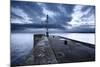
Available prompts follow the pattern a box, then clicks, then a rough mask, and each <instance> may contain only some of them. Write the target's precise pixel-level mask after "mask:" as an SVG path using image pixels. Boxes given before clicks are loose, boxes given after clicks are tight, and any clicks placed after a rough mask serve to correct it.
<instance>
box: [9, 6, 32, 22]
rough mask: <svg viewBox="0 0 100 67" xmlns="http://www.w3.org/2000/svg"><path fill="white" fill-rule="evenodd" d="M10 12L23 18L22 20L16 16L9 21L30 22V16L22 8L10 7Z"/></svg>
mask: <svg viewBox="0 0 100 67" xmlns="http://www.w3.org/2000/svg"><path fill="white" fill-rule="evenodd" d="M11 12H12V13H14V14H16V15H18V16H20V17H22V18H23V19H22V20H21V19H18V18H17V19H13V18H11V19H13V21H11V22H13V23H32V21H30V20H31V19H32V18H30V17H29V16H28V15H27V14H26V13H25V12H24V11H23V10H22V9H20V8H14V7H12V8H11Z"/></svg>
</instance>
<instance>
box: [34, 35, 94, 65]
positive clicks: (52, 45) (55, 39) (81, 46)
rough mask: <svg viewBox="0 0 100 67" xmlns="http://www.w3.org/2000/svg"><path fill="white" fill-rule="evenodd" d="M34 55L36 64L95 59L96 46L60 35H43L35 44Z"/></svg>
mask: <svg viewBox="0 0 100 67" xmlns="http://www.w3.org/2000/svg"><path fill="white" fill-rule="evenodd" d="M90 45H91V44H90ZM34 57H35V58H34V64H36V65H37V64H55V63H71V62H84V61H94V60H95V47H90V46H89V44H87V43H81V42H78V41H74V40H70V39H66V38H63V37H59V36H49V37H48V38H47V37H45V36H43V37H41V39H40V41H39V42H38V43H37V44H36V45H35V48H34Z"/></svg>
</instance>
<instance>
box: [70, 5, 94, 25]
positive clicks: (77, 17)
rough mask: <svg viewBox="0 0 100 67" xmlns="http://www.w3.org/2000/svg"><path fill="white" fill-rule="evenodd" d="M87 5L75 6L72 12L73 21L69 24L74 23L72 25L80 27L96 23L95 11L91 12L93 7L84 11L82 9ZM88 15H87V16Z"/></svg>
mask: <svg viewBox="0 0 100 67" xmlns="http://www.w3.org/2000/svg"><path fill="white" fill-rule="evenodd" d="M83 7H85V6H81V5H80V6H75V7H74V9H73V13H72V15H71V16H72V21H71V22H69V24H71V25H72V27H78V26H81V25H90V26H91V25H92V26H94V24H95V17H94V13H92V14H91V15H89V14H90V11H91V10H92V9H91V8H88V9H87V10H85V11H84V12H83V11H82V8H83ZM86 16H87V17H86Z"/></svg>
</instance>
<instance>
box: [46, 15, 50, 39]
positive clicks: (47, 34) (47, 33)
mask: <svg viewBox="0 0 100 67" xmlns="http://www.w3.org/2000/svg"><path fill="white" fill-rule="evenodd" d="M46 36H47V37H49V32H48V15H47V19H46Z"/></svg>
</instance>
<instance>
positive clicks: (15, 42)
mask: <svg viewBox="0 0 100 67" xmlns="http://www.w3.org/2000/svg"><path fill="white" fill-rule="evenodd" d="M51 35H58V36H63V37H67V38H71V39H75V40H79V41H83V42H87V43H92V44H94V41H95V40H94V39H95V38H94V34H89V33H88V34H80V33H67V34H66V33H64V34H51ZM33 38H34V37H33V34H32V33H25V34H24V33H12V34H11V63H13V64H18V63H20V62H22V61H24V59H23V58H22V57H23V56H25V55H28V54H29V52H30V51H31V50H32V48H33V47H34V45H33V43H34V40H33Z"/></svg>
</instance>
